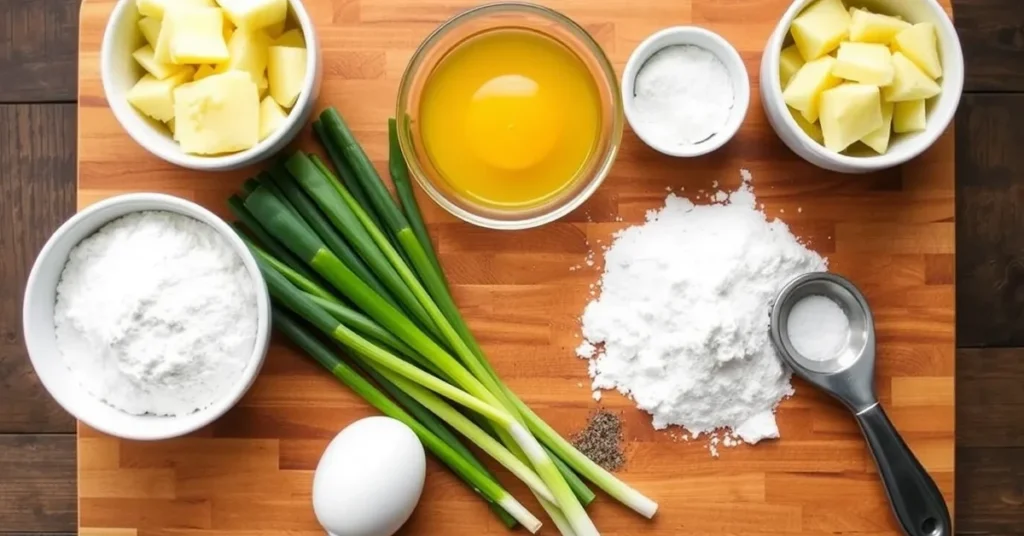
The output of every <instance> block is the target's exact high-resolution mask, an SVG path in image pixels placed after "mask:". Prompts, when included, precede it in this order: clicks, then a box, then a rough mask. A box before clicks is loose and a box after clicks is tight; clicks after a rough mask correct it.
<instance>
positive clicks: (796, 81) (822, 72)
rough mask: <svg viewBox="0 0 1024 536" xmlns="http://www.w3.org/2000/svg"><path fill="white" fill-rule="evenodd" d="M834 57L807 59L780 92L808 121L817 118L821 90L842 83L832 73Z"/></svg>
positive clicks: (834, 62)
mask: <svg viewBox="0 0 1024 536" xmlns="http://www.w3.org/2000/svg"><path fill="white" fill-rule="evenodd" d="M835 64H836V59H835V58H833V57H832V56H825V57H823V58H818V59H816V60H813V61H809V62H807V63H805V64H804V66H803V67H801V68H800V70H799V71H797V73H796V74H795V75H793V79H792V80H790V81H789V84H788V85H786V90H785V91H783V92H782V99H783V100H784V101H786V104H788V105H790V106H791V107H793V108H794V109H796V110H799V111H800V113H801V114H803V116H804V119H806V120H807V121H808V122H810V123H814V122H815V121H817V120H818V101H819V98H820V97H821V92H823V91H825V90H826V89H829V88H833V87H835V86H838V85H839V84H840V83H842V79H840V78H837V77H835V76H833V75H832V68H833V67H834V66H835Z"/></svg>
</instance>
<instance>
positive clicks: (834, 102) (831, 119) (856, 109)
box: [821, 83, 882, 152]
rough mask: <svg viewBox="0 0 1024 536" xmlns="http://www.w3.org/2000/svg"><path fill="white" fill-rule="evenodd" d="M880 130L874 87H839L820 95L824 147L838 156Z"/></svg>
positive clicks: (879, 101)
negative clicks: (838, 153)
mask: <svg viewBox="0 0 1024 536" xmlns="http://www.w3.org/2000/svg"><path fill="white" fill-rule="evenodd" d="M881 126H882V99H881V97H880V95H879V92H878V86H870V85H867V84H853V83H848V84H843V85H841V86H837V87H834V88H832V89H829V90H827V91H825V92H824V93H822V94H821V134H822V136H823V137H824V138H825V147H827V148H828V149H830V150H832V151H835V152H840V151H844V150H846V148H847V147H849V146H850V145H853V144H854V142H856V141H857V140H859V139H861V138H863V137H864V136H867V135H868V134H870V133H872V132H874V131H875V130H878V129H879V128H880V127H881Z"/></svg>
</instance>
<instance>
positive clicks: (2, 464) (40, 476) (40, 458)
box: [0, 434, 76, 532]
mask: <svg viewBox="0 0 1024 536" xmlns="http://www.w3.org/2000/svg"><path fill="white" fill-rule="evenodd" d="M0 475H3V477H2V478H0V527H2V530H3V531H14V532H18V531H38V532H70V531H74V530H75V526H76V525H75V522H76V519H75V438H74V436H70V435H29V434H24V435H0Z"/></svg>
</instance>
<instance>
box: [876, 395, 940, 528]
mask: <svg viewBox="0 0 1024 536" xmlns="http://www.w3.org/2000/svg"><path fill="white" fill-rule="evenodd" d="M857 422H858V423H860V428H861V431H862V432H864V437H865V438H866V439H867V441H868V445H869V446H870V447H871V454H872V455H874V457H875V464H876V465H877V466H878V472H879V473H881V475H882V482H883V484H885V492H886V494H887V495H888V496H889V502H890V504H892V510H893V513H895V514H896V519H898V520H899V522H900V525H901V526H902V527H903V532H904V533H905V534H907V535H909V536H951V535H952V534H953V527H952V523H951V522H950V519H949V509H948V508H947V507H946V502H945V501H944V500H943V499H942V493H941V492H940V491H939V488H938V487H937V486H936V485H935V481H934V480H932V478H931V477H930V476H928V472H927V471H925V470H924V467H921V463H920V462H918V461H917V458H915V457H914V453H913V452H911V451H910V449H909V448H907V444H906V443H904V442H903V438H901V437H900V434H899V432H897V431H896V428H894V427H893V425H892V422H891V421H889V417H887V416H886V415H885V412H884V411H882V406H881V405H880V404H875V405H874V406H873V407H871V408H869V409H867V410H864V411H863V412H861V413H859V414H857Z"/></svg>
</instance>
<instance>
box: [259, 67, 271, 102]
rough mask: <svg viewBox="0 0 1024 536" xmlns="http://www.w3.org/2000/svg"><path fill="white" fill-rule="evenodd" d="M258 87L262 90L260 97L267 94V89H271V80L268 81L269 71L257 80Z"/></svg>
mask: <svg viewBox="0 0 1024 536" xmlns="http://www.w3.org/2000/svg"><path fill="white" fill-rule="evenodd" d="M256 89H257V90H259V92H260V99H261V100H262V99H263V97H266V96H267V91H268V90H269V89H270V82H268V81H267V73H263V78H260V81H259V82H256Z"/></svg>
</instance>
